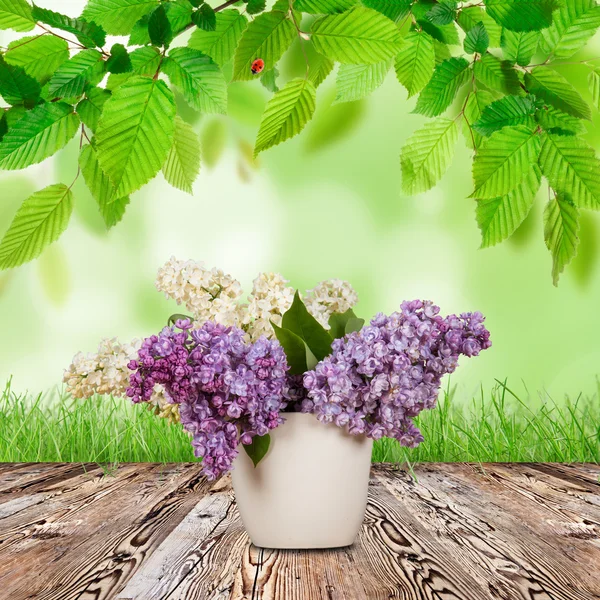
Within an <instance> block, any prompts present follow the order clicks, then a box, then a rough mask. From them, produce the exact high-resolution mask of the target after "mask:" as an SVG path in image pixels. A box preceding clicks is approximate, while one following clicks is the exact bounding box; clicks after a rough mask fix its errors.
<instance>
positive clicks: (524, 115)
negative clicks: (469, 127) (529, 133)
mask: <svg viewBox="0 0 600 600" xmlns="http://www.w3.org/2000/svg"><path fill="white" fill-rule="evenodd" d="M535 111H536V107H535V104H534V102H533V100H532V99H531V98H529V97H522V96H504V98H500V100H496V101H495V102H492V103H491V104H490V105H489V106H487V107H486V108H485V109H484V111H483V113H482V114H481V118H480V119H479V120H478V121H477V122H476V123H474V124H473V128H474V129H475V130H477V131H478V132H479V133H480V134H481V135H485V136H489V135H491V134H492V133H494V132H495V131H497V130H498V129H502V128H503V127H514V126H516V125H526V126H527V127H528V128H529V129H533V128H534V127H535V120H534V115H535Z"/></svg>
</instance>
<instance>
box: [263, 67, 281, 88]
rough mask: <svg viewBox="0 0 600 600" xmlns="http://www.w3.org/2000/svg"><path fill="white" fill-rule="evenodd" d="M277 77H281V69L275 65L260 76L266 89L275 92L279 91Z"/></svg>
mask: <svg viewBox="0 0 600 600" xmlns="http://www.w3.org/2000/svg"><path fill="white" fill-rule="evenodd" d="M277 77H279V69H278V68H277V67H273V68H272V69H271V70H270V71H265V72H264V73H263V74H262V75H261V76H260V82H261V83H262V84H263V86H264V88H265V89H267V90H269V91H270V92H272V93H273V94H274V93H275V92H278V91H279V86H278V85H277Z"/></svg>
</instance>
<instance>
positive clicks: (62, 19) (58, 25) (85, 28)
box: [32, 5, 106, 48]
mask: <svg viewBox="0 0 600 600" xmlns="http://www.w3.org/2000/svg"><path fill="white" fill-rule="evenodd" d="M32 16H33V18H34V19H35V20H36V21H41V22H42V23H46V25H50V27H54V28H55V29H62V31H67V32H68V33H72V34H73V35H75V36H76V37H77V39H78V40H79V41H80V42H81V43H82V44H83V45H84V46H85V47H86V48H96V47H98V48H101V47H102V46H104V44H105V43H106V32H105V31H104V29H102V27H100V25H97V24H96V23H88V22H87V21H86V20H85V19H72V18H71V17H68V16H67V15H63V14H61V13H58V12H54V11H52V10H48V9H47V8H41V7H39V6H35V5H34V7H33V10H32Z"/></svg>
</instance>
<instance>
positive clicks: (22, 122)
mask: <svg viewBox="0 0 600 600" xmlns="http://www.w3.org/2000/svg"><path fill="white" fill-rule="evenodd" d="M78 125H79V117H78V116H77V115H76V114H75V113H74V112H73V107H72V106H69V105H68V104H65V103H64V102H54V103H52V104H40V105H39V106H36V107H35V108H33V109H32V110H30V111H27V112H26V113H25V115H23V117H22V118H21V119H19V120H18V121H17V123H15V125H14V126H13V127H12V128H11V129H10V131H9V132H8V133H7V134H6V135H5V136H4V139H3V140H2V142H1V143H0V168H2V169H7V170H15V169H24V168H25V167H28V166H30V165H33V164H36V163H39V162H42V161H43V160H44V159H45V158H48V157H49V156H52V155H53V154H54V153H55V152H57V151H58V150H60V149H61V148H63V147H64V146H66V144H67V143H68V142H69V140H71V138H72V137H73V136H74V135H75V132H76V131H77V127H78Z"/></svg>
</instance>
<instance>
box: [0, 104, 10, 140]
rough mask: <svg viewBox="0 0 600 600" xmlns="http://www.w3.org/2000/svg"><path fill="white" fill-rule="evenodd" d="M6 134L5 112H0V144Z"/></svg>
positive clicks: (6, 121)
mask: <svg viewBox="0 0 600 600" xmlns="http://www.w3.org/2000/svg"><path fill="white" fill-rule="evenodd" d="M7 132H8V119H7V118H6V111H2V116H1V117H0V142H1V141H2V138H3V137H4V136H5V135H6V133H7Z"/></svg>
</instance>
